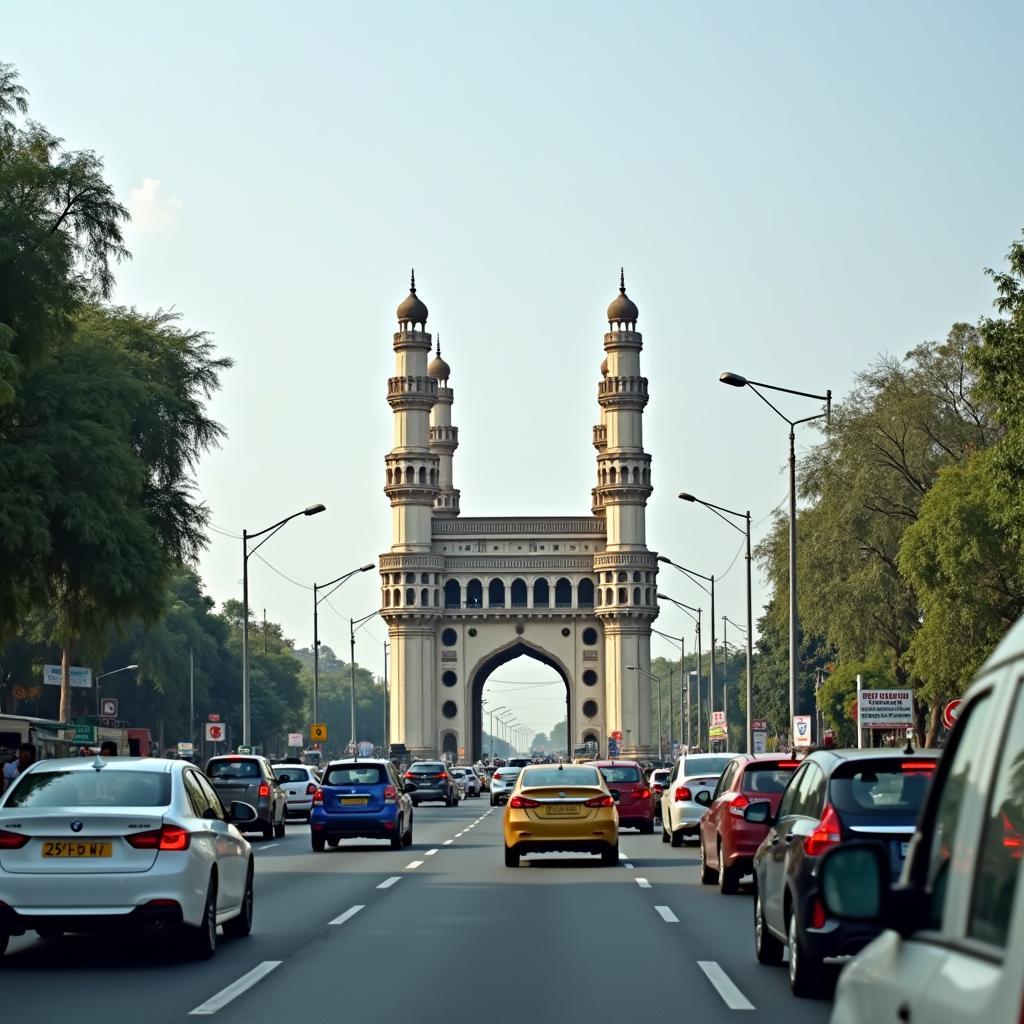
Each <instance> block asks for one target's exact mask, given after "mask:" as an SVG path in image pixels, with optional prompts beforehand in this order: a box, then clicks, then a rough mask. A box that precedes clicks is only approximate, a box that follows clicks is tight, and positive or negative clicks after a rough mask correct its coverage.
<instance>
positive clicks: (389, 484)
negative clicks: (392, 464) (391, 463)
mask: <svg viewBox="0 0 1024 1024" xmlns="http://www.w3.org/2000/svg"><path fill="white" fill-rule="evenodd" d="M394 476H395V474H394V473H393V472H392V471H391V470H390V469H389V470H388V487H390V486H391V481H392V480H393V479H394Z"/></svg>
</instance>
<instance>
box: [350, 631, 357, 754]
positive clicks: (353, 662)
mask: <svg viewBox="0 0 1024 1024" xmlns="http://www.w3.org/2000/svg"><path fill="white" fill-rule="evenodd" d="M348 628H349V635H348V639H349V657H348V661H349V669H351V677H352V694H351V697H352V718H351V722H350V724H349V730H350V732H351V739H350V740H349V742H350V743H351V744H352V749H353V752H355V750H356V745H355V744H356V627H355V620H354V619H349V620H348Z"/></svg>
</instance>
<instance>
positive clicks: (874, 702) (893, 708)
mask: <svg viewBox="0 0 1024 1024" xmlns="http://www.w3.org/2000/svg"><path fill="white" fill-rule="evenodd" d="M857 721H858V722H859V723H860V727H861V728H862V729H905V728H906V727H907V726H908V725H913V724H914V691H913V690H861V691H860V706H859V708H858V709H857Z"/></svg>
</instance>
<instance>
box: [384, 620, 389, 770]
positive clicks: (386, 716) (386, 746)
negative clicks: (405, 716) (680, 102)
mask: <svg viewBox="0 0 1024 1024" xmlns="http://www.w3.org/2000/svg"><path fill="white" fill-rule="evenodd" d="M388 712H389V708H388V642H387V641H386V640H385V641H384V756H385V757H387V753H388V750H390V748H391V743H390V742H389V737H388V733H389V732H390V730H391V716H390V715H389V713H388Z"/></svg>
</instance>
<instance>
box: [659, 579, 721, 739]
mask: <svg viewBox="0 0 1024 1024" xmlns="http://www.w3.org/2000/svg"><path fill="white" fill-rule="evenodd" d="M666 561H667V559H666ZM673 564H674V563H673ZM658 600H659V601H668V602H669V603H670V604H674V605H675V606H676V607H677V608H678V609H679V610H680V611H681V612H683V614H684V615H688V616H689V617H690V618H691V619H692V620H693V621H694V622H695V623H696V624H697V746H698V747H699V746H700V659H701V632H700V623H701V609H700V608H694V607H692V606H691V605H688V604H683V602H682V601H677V600H676V599H675V598H674V597H669V596H668V594H660V593H659V594H658ZM655 632H656V633H657V632H658V630H655ZM661 635H662V636H664V635H665V634H664V633H662V634H661ZM668 639H670V640H674V639H675V637H669V638H668ZM679 656H680V659H681V664H683V665H684V669H685V662H683V661H682V659H683V642H682V639H681V638H680V641H679ZM714 662H715V657H714V652H712V655H711V663H712V665H713V664H714ZM686 746H687V748H689V746H690V686H689V682H687V686H686Z"/></svg>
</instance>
